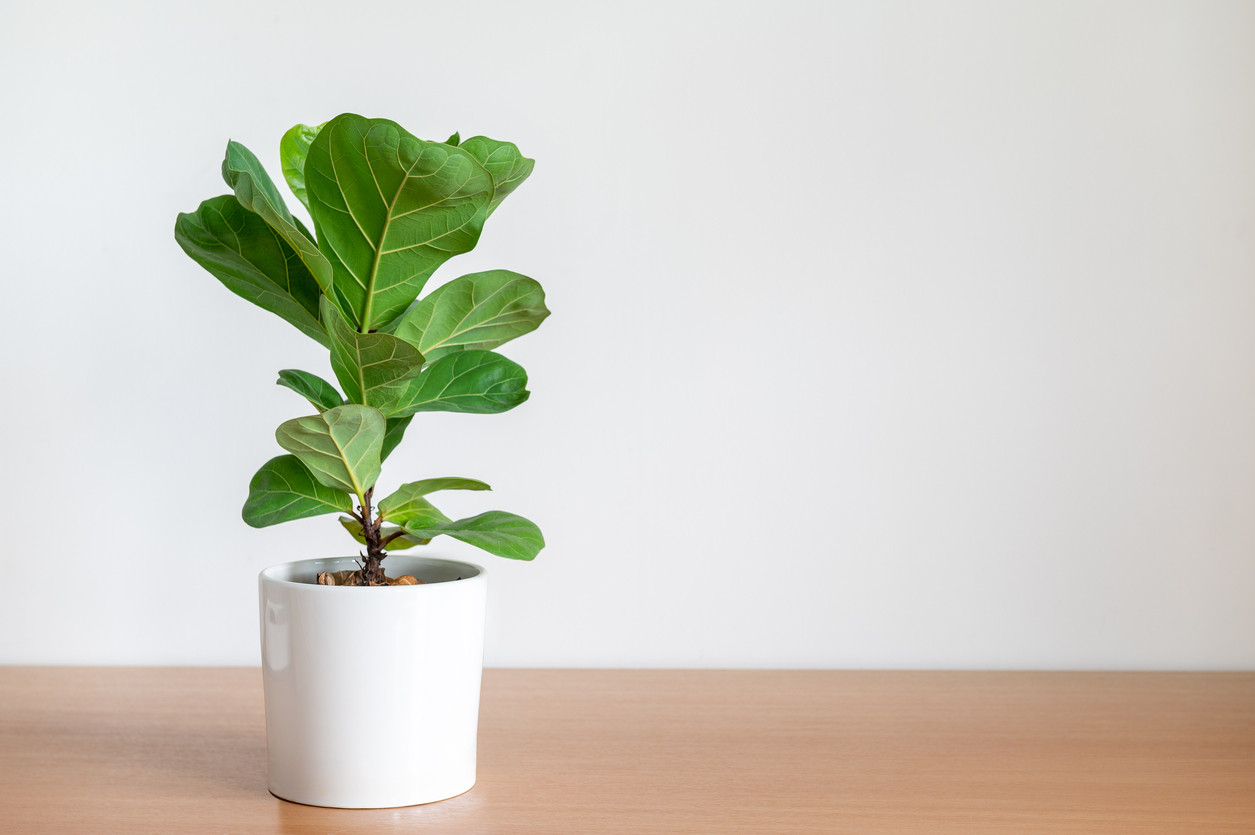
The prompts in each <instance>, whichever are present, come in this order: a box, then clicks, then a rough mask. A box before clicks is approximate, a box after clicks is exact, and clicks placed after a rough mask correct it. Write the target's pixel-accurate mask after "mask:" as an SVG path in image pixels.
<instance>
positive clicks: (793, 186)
mask: <svg viewBox="0 0 1255 835" xmlns="http://www.w3.org/2000/svg"><path fill="white" fill-rule="evenodd" d="M343 111H353V112H357V113H361V114H363V115H367V116H384V117H388V118H391V119H395V120H397V121H399V122H400V123H402V124H403V125H405V126H407V127H408V128H409V129H410V130H412V131H413V132H415V133H417V134H418V135H420V136H423V137H426V138H430V139H443V138H444V137H445V136H447V135H449V134H451V133H453V132H454V131H455V130H456V131H461V133H462V135H463V136H464V137H465V136H470V135H474V134H485V135H488V136H491V137H494V138H498V139H505V140H510V141H514V142H516V143H518V145H519V146H520V148H522V149H523V151H524V153H526V154H527V155H529V156H532V157H534V158H535V159H536V160H537V164H536V170H535V174H534V175H533V177H532V179H531V180H530V181H529V182H528V183H527V184H526V185H524V186H523V187H522V188H521V189H520V190H519V191H518V192H516V193H515V194H514V196H512V197H511V198H510V200H508V201H507V202H506V203H505V204H504V206H503V207H502V209H501V211H499V212H498V213H497V214H496V215H494V217H493V218H492V220H491V221H490V223H489V224H488V227H487V229H486V231H485V234H484V238H483V241H482V243H481V244H480V246H479V248H478V249H477V250H476V251H475V252H473V253H471V254H469V255H466V256H463V257H461V258H458V259H456V260H454V261H452V262H450V263H449V264H448V265H446V266H445V267H444V268H442V269H441V271H440V272H438V273H437V274H436V278H435V280H434V281H433V283H432V284H431V285H430V286H431V287H435V286H437V285H438V284H439V283H441V282H443V281H445V280H447V279H449V278H452V277H454V276H457V275H460V274H462V273H466V272H471V271H474V270H480V269H488V268H498V267H501V268H509V269H513V270H516V271H519V272H522V273H525V274H528V275H531V276H534V277H536V278H537V279H539V280H540V281H541V282H542V283H543V284H544V285H545V287H546V290H547V292H548V294H549V304H550V307H551V308H552V310H553V316H552V317H551V318H550V319H549V320H548V321H547V322H546V323H545V325H544V326H543V327H542V328H541V329H540V330H539V331H538V332H537V333H535V334H533V335H530V336H528V337H525V338H523V339H521V340H519V341H518V342H515V343H512V344H510V345H508V346H506V347H505V348H504V349H503V352H504V353H506V354H507V355H509V356H511V357H512V358H514V359H516V360H517V361H519V362H521V363H522V364H523V365H524V366H525V367H526V368H527V369H528V370H529V372H530V374H531V381H532V382H531V386H530V387H531V389H532V391H533V395H532V399H531V401H530V402H528V403H527V404H525V405H524V406H522V407H521V408H519V409H517V410H515V411H513V412H510V413H508V414H505V415H499V416H465V415H426V416H420V417H419V418H418V419H416V420H415V422H414V424H413V425H412V427H411V428H410V431H409V435H408V437H407V438H406V443H405V445H403V446H402V447H401V449H400V450H399V451H398V452H397V453H396V454H395V455H394V456H393V457H392V458H391V459H390V460H389V461H388V463H387V465H386V468H385V471H384V472H385V474H384V478H383V480H382V481H381V491H382V490H388V489H391V488H392V487H395V486H396V485H397V484H399V483H400V482H402V481H409V480H413V479H417V478H423V477H430V476H444V475H461V476H469V477H475V478H483V479H485V480H487V481H489V482H490V483H492V484H493V485H494V487H495V488H496V492H494V493H491V494H482V493H480V494H474V493H471V494H464V495H454V494H449V495H450V497H449V498H447V499H445V500H444V502H443V509H445V510H446V511H447V512H450V513H452V514H457V515H472V514H474V513H478V512H481V511H483V510H487V509H489V508H500V509H506V510H512V511H515V512H517V513H521V514H523V515H526V516H528V517H530V518H532V519H534V520H536V521H537V522H538V523H539V524H540V525H541V526H542V527H543V528H544V531H545V534H546V536H547V539H548V542H549V547H548V548H547V549H546V550H545V551H544V552H543V553H542V554H541V556H540V558H539V559H537V560H536V561H535V562H534V563H531V564H522V563H513V562H509V561H506V560H501V559H497V558H493V557H489V556H486V555H483V556H482V558H481V557H479V556H476V555H478V554H479V553H480V552H475V551H473V549H470V548H468V547H463V546H461V545H460V544H459V543H451V544H450V545H449V546H441V550H442V551H443V552H444V553H446V554H456V555H459V556H465V557H471V558H474V559H476V560H477V561H480V562H484V563H485V564H487V565H488V566H489V567H490V570H491V573H492V584H493V588H492V599H491V603H490V608H491V616H490V631H489V642H488V650H487V662H488V663H489V664H490V665H505V666H646V667H651V666H657V667H672V666H681V667H690V666H691V667H922V668H929V667H964V668H973V667H976V668H980V667H998V668H1034V667H1044V668H1100V667H1110V668H1122V669H1123V668H1189V669H1205V668H1242V669H1252V668H1255V5H1252V4H1250V3H1245V2H1235V3H1220V2H1198V0H1184V1H1183V2H1174V3H1156V2H1147V0H1135V2H1127V3H1117V2H1103V3H1094V2H1075V3H1068V2H1057V0H1050V2H1037V3H1003V2H988V3H969V2H947V3H934V2H919V3H902V2H898V3H892V2H889V3H887V2H880V1H879V0H867V2H857V3H840V4H838V3H775V2H759V3H754V4H746V3H729V2H723V3H710V4H693V3H687V4H686V3H675V2H664V3H658V4H649V3H642V2H631V3H619V4H615V5H611V4H596V3H568V4H557V3H533V2H526V3H486V2H479V3H465V4H455V3H447V2H444V3H425V2H385V3H370V2H355V3H345V2H337V3H317V2H302V3H281V2H257V0H249V2H230V1H228V2H215V3H212V4H211V3H199V4H193V3H167V2H153V3H148V4H138V3H127V2H116V3H110V4H103V3H86V2H82V3H57V2H41V3H16V2H10V3H5V4H4V5H3V6H2V7H0V114H2V115H0V120H2V121H0V127H2V128H3V129H2V130H0V160H2V161H3V166H4V176H3V191H2V192H0V195H2V199H0V229H2V230H3V231H2V235H3V242H4V250H3V252H4V259H3V298H4V303H3V313H4V316H3V328H2V329H0V347H2V349H3V363H2V364H0V370H2V374H3V377H2V379H0V383H2V386H0V391H3V397H4V401H3V402H4V408H3V410H2V411H0V433H2V437H3V439H4V455H3V461H4V464H3V468H2V470H0V471H2V472H3V473H4V478H3V479H2V481H0V504H2V510H0V514H3V516H2V518H0V662H3V663H35V664H42V663H55V664H60V663H74V664H86V663H100V664H256V663H257V662H258V658H259V655H258V649H257V623H256V580H255V578H256V575H257V572H258V571H259V570H260V569H262V568H264V567H266V566H268V565H271V564H274V563H277V562H284V561H287V560H291V559H300V558H305V557H313V556H326V555H335V554H342V553H347V552H349V551H351V550H353V549H351V548H350V547H349V546H350V544H351V543H350V542H349V541H348V539H347V537H346V536H345V534H344V533H343V532H342V531H341V530H340V527H339V525H338V524H336V522H335V520H334V517H323V518H318V519H311V520H304V521H300V522H294V523H290V524H288V525H283V526H278V527H274V528H269V529H266V530H262V531H256V530H252V529H250V528H248V527H246V526H245V525H244V523H243V522H242V521H240V518H239V510H240V506H241V504H242V503H243V500H244V498H245V495H246V490H247V484H248V481H249V479H250V477H251V476H252V474H253V473H254V471H255V470H256V469H257V468H258V467H259V466H260V465H261V464H262V463H263V462H264V461H266V460H267V459H269V458H270V457H272V456H273V455H276V454H279V453H280V450H279V448H278V447H277V446H276V444H275V442H274V439H273V430H274V428H275V426H277V425H278V424H279V423H280V422H282V421H283V420H286V419H288V418H291V417H295V416H298V415H301V414H305V413H307V412H308V411H309V409H308V407H307V406H306V405H304V403H303V401H301V400H299V399H298V398H297V397H296V396H295V395H294V394H292V393H291V392H289V391H287V390H285V389H281V388H279V387H277V386H275V385H274V379H275V372H276V371H277V370H278V369H280V368H304V369H307V370H310V371H313V372H315V373H321V374H324V375H325V376H328V377H330V376H331V375H330V371H329V368H328V365H327V361H326V358H325V354H324V353H323V351H322V349H320V348H319V347H318V346H317V345H316V344H315V343H314V342H312V341H310V340H309V339H307V338H305V337H303V336H302V335H301V334H300V333H299V332H298V331H296V330H295V329H294V328H292V327H291V326H289V325H287V324H286V323H284V322H283V321H282V320H280V319H278V318H276V317H274V316H272V315H271V314H268V313H266V312H264V311H261V310H260V309H258V308H254V307H252V306H251V305H249V304H248V303H247V302H245V301H243V300H242V299H239V298H237V297H236V296H234V295H232V294H230V293H229V292H227V291H226V290H225V289H224V288H223V287H222V286H221V285H220V284H219V283H218V282H217V281H215V280H214V279H213V278H212V277H211V276H210V275H209V274H208V273H206V272H204V271H203V270H201V269H200V268H199V267H198V266H196V264H194V263H193V262H192V261H191V260H189V259H188V258H187V257H186V256H184V255H183V253H182V252H181V251H180V250H179V248H178V247H177V245H176V244H175V242H174V239H173V234H172V230H173V226H174V218H175V215H176V213H177V212H179V211H191V210H193V209H194V208H195V207H196V205H197V204H198V203H199V202H200V201H201V200H202V199H205V198H208V197H211V196H213V195H216V194H222V193H225V192H226V191H227V188H226V186H225V185H224V184H223V183H222V181H221V180H220V177H219V173H218V167H219V164H220V161H221V159H222V154H223V149H224V147H225V145H226V142H227V139H228V138H233V139H236V140H238V141H241V142H243V143H244V144H245V145H247V146H249V147H250V148H252V149H253V150H254V151H255V152H256V153H257V154H258V155H259V156H260V157H261V159H262V161H263V162H264V163H265V164H266V165H267V167H268V168H269V169H270V171H271V172H272V174H273V175H274V176H276V177H279V164H278V152H277V148H278V141H279V138H280V136H281V135H282V133H283V132H284V130H286V129H287V128H288V127H289V126H291V125H292V124H294V123H296V122H310V123H317V122H321V121H323V120H326V119H328V118H330V117H332V116H334V115H336V114H337V113H340V112H343ZM291 203H292V205H294V206H295V205H296V201H295V200H294V199H293V200H292V201H291ZM367 639H368V638H367Z"/></svg>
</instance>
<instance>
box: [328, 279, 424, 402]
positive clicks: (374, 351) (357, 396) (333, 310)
mask: <svg viewBox="0 0 1255 835" xmlns="http://www.w3.org/2000/svg"><path fill="white" fill-rule="evenodd" d="M322 321H323V326H324V327H326V329H327V333H329V334H330V335H331V369H332V370H333V371H334V372H335V374H336V379H337V380H339V381H340V385H341V386H343V387H344V393H345V395H347V396H348V399H349V402H351V403H360V404H362V405H364V406H373V407H374V408H376V409H379V410H380V411H381V412H383V413H384V415H391V414H392V413H393V412H394V411H395V404H396V402H397V398H399V397H400V396H401V395H402V394H403V393H404V392H405V391H406V386H407V381H408V379H409V378H411V377H414V376H416V375H417V374H418V373H419V371H421V370H422V368H423V355H422V354H420V353H419V352H418V349H417V348H415V347H414V346H413V345H410V344H409V343H408V342H406V341H405V340H402V339H397V338H396V337H395V336H393V335H391V334H387V333H358V332H357V331H355V330H354V329H353V327H352V325H350V324H349V323H348V322H346V321H345V320H344V316H343V315H342V314H341V313H340V309H339V308H338V307H336V306H335V304H333V303H332V301H331V300H330V299H328V298H326V297H325V296H324V297H323V300H322Z"/></svg>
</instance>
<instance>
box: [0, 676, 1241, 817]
mask: <svg viewBox="0 0 1255 835" xmlns="http://www.w3.org/2000/svg"><path fill="white" fill-rule="evenodd" d="M383 732H386V730H384V731H383ZM265 746H266V738H265V726H264V720H263V716H262V695H261V674H260V672H259V671H258V670H256V669H222V668H139V669H136V668H130V669H119V668H56V667H0V832H3V833H6V835H7V834H8V833H43V832H47V833H58V834H60V833H93V835H96V834H97V833H102V834H103V833H115V832H116V833H127V834H128V835H139V834H140V833H163V835H176V833H215V834H217V833H229V835H236V834H237V833H263V832H264V833H271V832H279V833H309V834H310V835H324V833H384V832H386V833H399V832H433V833H441V834H442V835H455V833H470V832H474V833H524V832H528V833H531V832H535V833H600V832H607V833H692V832H711V833H736V832H753V833H786V832H824V833H828V832H842V833H845V832H876V833H907V832H910V833H916V832H918V833H949V832H953V833H982V832H997V833H1009V832H1040V833H1051V835H1059V833H1074V832H1094V833H1122V832H1129V833H1134V832H1136V833H1156V832H1164V833H1169V832H1170V833H1178V834H1187V835H1197V833H1212V832H1226V833H1228V832H1232V833H1246V834H1247V835H1249V833H1252V832H1255V673H993V672H761V671H661V670H653V671H650V670H645V671H627V670H489V671H486V672H485V674H484V695H483V709H482V719H481V722H480V743H479V758H480V759H479V783H478V784H477V785H476V786H475V788H474V789H472V790H471V791H470V792H468V793H467V794H464V795H462V796H460V797H457V798H453V799H451V800H446V801H443V802H441V803H433V804H429V805H427V806H411V807H407V808H404V809H383V810H369V811H347V810H339V809H318V808H314V807H309V806H299V805H296V804H293V803H287V802H285V801H282V800H277V799H275V798H274V797H272V796H271V795H270V794H269V793H268V792H267V791H266V775H265V769H266V748H265Z"/></svg>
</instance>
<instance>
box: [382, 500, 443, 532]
mask: <svg viewBox="0 0 1255 835" xmlns="http://www.w3.org/2000/svg"><path fill="white" fill-rule="evenodd" d="M379 515H380V516H382V517H383V518H385V519H387V520H388V521H389V522H395V523H397V524H398V525H401V526H403V527H404V526H405V525H408V524H416V525H418V526H420V527H429V526H432V525H443V524H446V523H447V522H448V521H449V517H448V516H445V515H444V514H443V513H441V512H440V511H439V510H437V509H436V506H435V505H433V504H432V503H431V502H429V501H427V499H424V498H423V497H422V496H410V497H409V498H407V499H405V500H404V501H401V502H394V503H393V504H392V505H390V506H389V508H388V510H386V511H385V510H384V508H383V505H382V504H381V505H380V506H379Z"/></svg>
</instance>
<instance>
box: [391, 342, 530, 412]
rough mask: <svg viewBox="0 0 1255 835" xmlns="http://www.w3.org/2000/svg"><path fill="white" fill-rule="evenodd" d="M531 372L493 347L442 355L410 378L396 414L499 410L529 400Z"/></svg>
mask: <svg viewBox="0 0 1255 835" xmlns="http://www.w3.org/2000/svg"><path fill="white" fill-rule="evenodd" d="M530 394H531V392H529V391H528V390H527V372H526V371H524V370H523V367H522V366H520V365H519V364H518V363H516V362H512V361H511V360H508V359H506V358H505V357H503V356H501V355H500V354H494V353H493V352H492V351H461V352H458V353H456V354H449V355H448V356H444V357H441V358H440V359H438V360H436V361H435V362H433V363H432V364H431V365H429V366H427V367H426V368H425V369H423V372H422V373H421V374H419V375H418V376H417V377H415V378H412V379H410V380H407V381H406V388H405V391H404V392H403V393H402V394H401V396H400V397H399V398H398V399H397V402H396V405H395V407H394V409H393V412H392V414H393V415H412V414H415V413H416V412H469V413H472V414H497V413H500V412H506V411H509V410H510V409H513V408H514V407H515V406H518V405H519V404H520V403H523V402H524V401H525V400H527V398H528V396H529V395H530Z"/></svg>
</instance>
